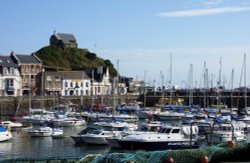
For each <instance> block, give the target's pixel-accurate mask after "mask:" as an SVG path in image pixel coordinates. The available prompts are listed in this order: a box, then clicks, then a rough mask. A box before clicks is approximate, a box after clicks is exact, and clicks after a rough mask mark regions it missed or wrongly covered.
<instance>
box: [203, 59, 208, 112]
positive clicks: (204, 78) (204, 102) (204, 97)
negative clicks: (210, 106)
mask: <svg viewBox="0 0 250 163" xmlns="http://www.w3.org/2000/svg"><path fill="white" fill-rule="evenodd" d="M206 72H207V68H206V61H204V69H203V80H204V95H203V107H204V108H206V106H207V103H206V102H207V100H206V91H207V90H206Z"/></svg>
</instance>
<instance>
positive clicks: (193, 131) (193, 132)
mask: <svg viewBox="0 0 250 163" xmlns="http://www.w3.org/2000/svg"><path fill="white" fill-rule="evenodd" d="M198 132H199V128H198V126H193V127H192V134H194V135H197V134H198Z"/></svg>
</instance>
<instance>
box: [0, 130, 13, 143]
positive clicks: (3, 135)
mask: <svg viewBox="0 0 250 163" xmlns="http://www.w3.org/2000/svg"><path fill="white" fill-rule="evenodd" d="M12 137H13V136H12V134H11V132H10V131H8V130H7V129H6V128H5V127H0V142H4V141H8V140H10V139H12Z"/></svg>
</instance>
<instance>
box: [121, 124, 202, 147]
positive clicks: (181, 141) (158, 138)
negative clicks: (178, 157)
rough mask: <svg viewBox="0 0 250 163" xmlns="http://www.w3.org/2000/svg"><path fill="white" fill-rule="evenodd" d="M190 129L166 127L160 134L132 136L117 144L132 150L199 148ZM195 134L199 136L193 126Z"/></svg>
mask: <svg viewBox="0 0 250 163" xmlns="http://www.w3.org/2000/svg"><path fill="white" fill-rule="evenodd" d="M189 129H190V126H176V127H175V126H165V127H163V128H161V129H160V131H159V132H158V133H150V132H149V133H144V134H130V135H128V136H125V137H122V138H120V139H117V143H118V144H119V145H120V146H121V147H122V148H123V149H130V150H137V149H142V150H166V149H186V148H198V147H199V146H198V145H197V139H195V138H193V136H190V132H188V130H189ZM193 134H194V135H197V134H198V127H197V126H193Z"/></svg>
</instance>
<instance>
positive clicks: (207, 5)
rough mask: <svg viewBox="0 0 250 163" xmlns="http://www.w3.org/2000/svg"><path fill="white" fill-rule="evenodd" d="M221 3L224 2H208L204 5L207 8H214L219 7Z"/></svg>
mask: <svg viewBox="0 0 250 163" xmlns="http://www.w3.org/2000/svg"><path fill="white" fill-rule="evenodd" d="M221 3H223V0H207V1H205V2H204V3H203V4H204V5H205V6H206V7H214V6H218V5H219V4H221Z"/></svg>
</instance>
